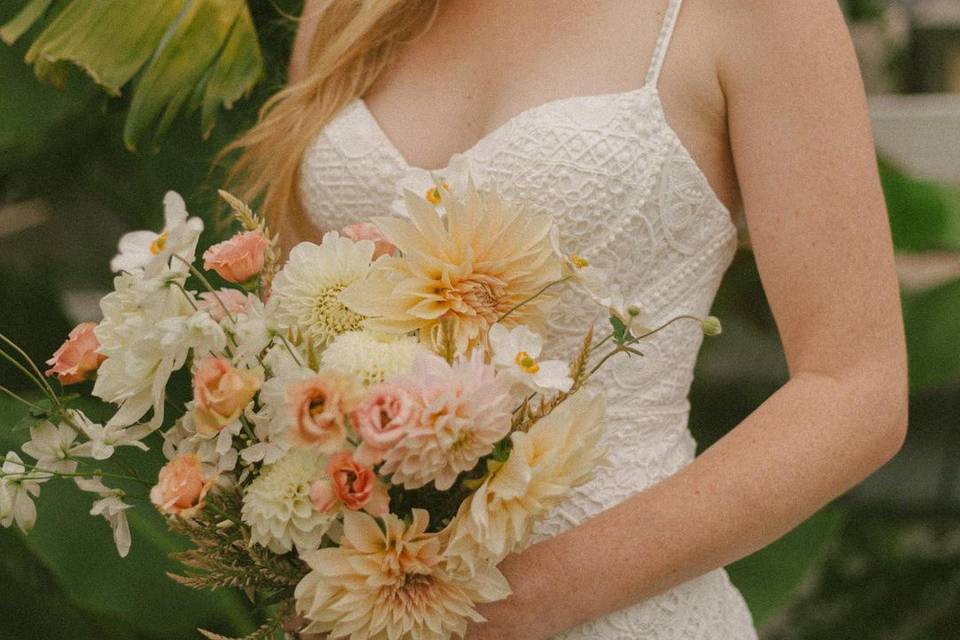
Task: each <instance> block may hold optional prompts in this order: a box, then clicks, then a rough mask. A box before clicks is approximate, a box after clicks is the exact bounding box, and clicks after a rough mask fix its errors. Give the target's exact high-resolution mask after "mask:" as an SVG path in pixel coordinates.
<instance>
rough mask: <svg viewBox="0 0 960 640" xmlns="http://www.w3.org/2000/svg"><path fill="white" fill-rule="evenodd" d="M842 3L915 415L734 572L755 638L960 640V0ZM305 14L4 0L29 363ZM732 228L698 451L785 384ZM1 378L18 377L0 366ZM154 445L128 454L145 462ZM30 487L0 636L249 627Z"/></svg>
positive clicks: (168, 1)
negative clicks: (896, 446) (887, 235)
mask: <svg viewBox="0 0 960 640" xmlns="http://www.w3.org/2000/svg"><path fill="white" fill-rule="evenodd" d="M843 6H844V9H845V10H846V11H847V15H848V17H849V20H850V28H851V33H852V34H853V37H854V42H855V45H856V46H857V50H858V54H859V56H860V59H861V66H862V68H863V72H864V80H865V83H866V85H867V89H868V93H869V94H870V98H871V110H872V113H873V117H874V127H875V133H876V137H877V146H878V152H879V156H880V167H881V172H882V177H883V182H884V189H885V193H886V196H887V202H888V208H889V212H890V220H891V225H892V228H893V231H894V236H895V243H896V249H897V259H898V270H899V272H900V275H901V284H902V292H903V301H904V304H903V312H904V318H905V321H906V325H907V332H908V348H909V353H910V377H911V388H912V395H911V406H910V414H911V422H910V431H909V435H908V438H907V442H906V445H905V446H904V449H903V451H902V452H901V453H900V455H898V456H897V457H896V458H895V459H894V460H893V461H892V462H891V463H889V464H888V465H886V466H885V467H884V468H883V469H881V470H880V471H878V472H877V473H876V474H874V475H873V476H872V477H871V478H870V479H868V481H867V482H865V483H864V484H863V485H861V486H860V487H858V488H857V489H855V490H854V491H853V492H851V493H850V494H848V495H845V496H843V497H842V498H840V499H839V500H837V501H835V502H834V503H833V504H831V505H830V506H829V507H828V508H826V509H824V510H823V511H822V512H820V513H818V514H816V515H815V516H814V517H812V518H811V519H810V520H808V521H807V522H806V523H805V524H803V525H802V526H801V527H799V528H798V529H797V530H796V531H794V532H793V533H791V534H790V535H788V536H787V537H785V538H784V539H782V540H781V541H779V542H777V543H775V544H774V545H772V546H770V547H768V548H766V549H764V550H763V551H761V552H759V553H757V554H755V555H754V556H751V557H749V558H746V559H744V560H743V561H741V562H739V563H737V564H735V565H733V566H732V567H730V573H731V576H732V577H733V579H734V581H735V582H736V583H737V585H738V586H739V587H740V588H741V589H742V591H743V593H744V594H745V596H746V598H747V600H748V602H749V604H750V607H751V609H752V611H753V614H754V616H755V618H756V620H757V623H758V625H759V627H760V628H761V630H762V635H763V637H764V638H767V639H784V640H786V639H801V638H802V639H808V638H809V639H814V638H817V639H820V638H838V639H847V638H849V639H851V640H852V639H858V640H859V639H865V638H867V639H873V638H883V639H890V640H894V639H902V640H942V639H952V638H960V632H958V631H956V629H960V429H958V426H960V424H958V423H960V347H958V336H960V188H958V187H957V185H960V2H957V1H956V0H947V1H945V2H944V1H937V0H933V1H924V0H915V1H912V2H894V1H892V0H891V1H889V2H888V1H884V0H859V1H853V0H851V1H849V2H845V3H843ZM158 7H159V9H158ZM299 11H300V2H299V1H298V0H273V1H265V2H255V1H252V0H251V1H250V2H244V1H243V0H157V1H156V2H142V1H141V0H29V1H28V0H2V1H0V25H4V24H6V25H7V26H6V27H4V28H3V29H2V30H0V37H2V38H3V39H4V41H6V42H8V43H10V42H12V44H9V45H7V44H0V331H2V332H3V333H5V334H7V335H12V336H15V337H16V338H17V339H18V340H20V341H21V342H22V344H23V345H24V346H25V347H26V348H27V350H28V351H29V353H31V354H32V355H33V356H34V357H35V358H36V359H38V360H43V359H46V358H47V357H48V356H49V354H50V353H52V352H53V351H54V349H56V348H57V346H59V344H60V343H61V342H62V340H63V338H64V336H65V335H66V333H67V332H68V331H69V329H70V328H71V327H72V326H73V325H75V324H76V323H77V322H80V321H84V320H96V319H97V318H98V314H99V311H98V309H97V304H96V303H97V300H98V299H99V297H100V296H102V295H103V294H104V293H105V292H106V290H108V288H109V287H110V277H111V276H110V273H109V271H108V269H107V262H108V260H109V258H110V256H112V255H113V252H114V249H115V247H116V241H117V238H118V237H119V235H120V234H121V233H123V232H124V231H126V230H129V229H135V228H148V227H156V226H158V224H159V222H160V220H161V210H160V206H159V203H160V202H161V200H162V196H163V193H164V192H165V191H166V190H168V189H175V190H177V191H179V192H181V193H182V194H184V196H185V197H186V199H187V201H188V202H189V203H191V206H192V209H193V210H194V211H195V212H198V213H199V212H202V211H210V210H212V204H213V202H214V195H215V188H216V186H218V185H219V183H220V177H221V173H220V172H219V171H217V170H213V169H211V159H212V157H213V155H214V153H215V152H216V151H217V150H218V149H219V148H221V147H222V145H223V144H224V143H225V142H226V141H228V140H230V139H232V138H233V137H234V136H235V135H236V134H237V132H238V131H240V130H242V129H243V128H244V127H246V126H248V125H249V124H250V123H251V122H252V121H253V119H254V117H255V114H256V110H257V108H258V107H259V106H260V105H261V104H262V103H263V101H264V100H265V99H266V97H267V96H269V95H270V94H271V93H273V92H274V91H276V90H277V89H278V88H279V87H280V86H281V85H282V83H283V80H284V74H285V69H286V60H287V57H288V55H289V49H290V45H291V42H292V37H293V33H294V29H295V22H294V21H293V20H292V19H291V16H296V15H298V14H299ZM33 18H36V20H35V21H34V20H33ZM11 20H13V21H12V22H10V21H11ZM58 20H59V24H58V23H57V21H58ZM78 25H79V26H78ZM103 25H107V27H108V28H107V29H106V30H104V29H103ZM71 26H72V27H74V28H73V29H71V28H70V27H71ZM78 33H79V34H80V36H78ZM91 33H93V34H97V33H100V34H101V35H100V36H99V37H94V36H90V37H87V36H89V35H90V34H91ZM81 36H82V37H81ZM118 52H119V54H120V55H118ZM25 57H28V58H30V60H31V62H32V64H31V65H28V64H25V63H24V58H25ZM64 60H73V61H76V62H78V63H79V64H81V65H82V66H83V67H84V68H86V69H88V70H89V71H90V74H87V73H84V72H83V71H81V70H79V69H78V68H77V67H76V66H75V65H72V64H70V63H68V62H64ZM37 75H40V76H41V77H42V78H43V81H42V82H41V81H39V80H38V79H37V77H36V76H37ZM91 75H93V76H95V77H97V78H98V79H99V81H100V85H99V86H98V84H96V83H95V82H94V81H93V80H91ZM231 105H232V108H231V109H226V108H225V107H228V106H231ZM208 222H209V223H210V224H208V229H209V230H210V231H209V232H208V236H209V237H208V238H206V240H207V241H209V240H211V239H212V238H213V237H214V236H215V235H216V230H215V226H216V225H215V224H214V221H212V220H210V219H209V217H208ZM741 240H742V241H741V249H740V251H739V252H738V255H737V256H736V258H735V260H734V263H733V265H732V267H731V268H730V271H729V272H728V273H727V275H726V278H725V280H724V283H723V286H722V288H721V290H720V292H719V294H718V297H717V301H716V305H715V314H716V315H718V316H719V317H721V318H722V319H723V323H724V334H723V336H722V337H721V338H719V339H713V340H708V341H706V342H705V344H704V349H703V351H702V353H701V357H700V360H699V363H698V371H697V375H696V377H695V380H696V382H695V384H694V388H693V390H692V394H691V402H692V405H693V414H692V416H691V427H692V428H693V430H694V433H695V435H696V437H697V440H698V442H699V443H700V446H701V448H705V447H706V446H709V444H710V443H711V442H713V441H715V440H716V439H717V438H719V437H720V436H722V435H723V433H725V432H726V431H727V430H729V429H731V428H732V427H734V426H735V425H736V424H737V423H738V422H739V421H740V420H742V419H743V418H744V417H746V416H747V415H748V414H749V413H750V412H751V411H753V410H754V409H755V408H756V407H757V406H758V405H759V404H760V403H762V402H763V401H764V399H765V398H767V397H768V396H769V395H770V394H772V393H773V392H774V391H775V390H776V389H777V388H778V387H779V386H780V385H781V384H783V382H785V380H786V365H785V363H784V360H783V355H782V351H781V347H780V344H779V341H778V338H777V333H776V329H775V326H774V323H773V319H772V317H771V315H770V312H769V309H768V308H767V306H766V304H765V303H764V302H763V300H764V296H763V290H762V287H761V285H760V281H759V277H758V275H757V272H756V268H755V264H754V261H753V257H752V254H751V252H750V248H749V238H748V237H747V234H746V232H745V231H743V233H742V238H741ZM0 384H4V385H7V386H12V387H15V388H17V387H20V386H21V385H22V383H21V381H20V380H19V379H18V378H17V376H16V375H15V373H14V372H13V371H11V370H10V368H0ZM22 417H23V414H22V411H21V410H20V409H19V408H18V407H16V406H13V405H11V404H10V403H9V402H7V401H6V400H0V451H5V450H7V449H9V448H12V447H14V446H17V445H18V444H19V443H20V442H22V441H23V440H24V439H25V436H26V434H25V433H24V432H23V430H22V429H21V428H20V427H19V426H18V425H19V424H20V421H21V419H22ZM154 449H155V450H154V452H153V453H152V455H148V456H144V457H143V459H141V460H139V461H138V462H137V464H139V465H142V466H143V467H145V468H146V469H147V470H150V469H153V470H155V469H157V468H159V465H160V461H159V459H158V457H157V455H158V453H157V451H156V449H158V447H154ZM43 491H44V494H45V495H44V499H43V500H41V501H40V503H39V506H40V517H39V520H38V525H37V527H36V529H35V530H34V532H33V534H31V536H29V537H24V536H22V535H21V534H20V533H19V531H17V530H15V529H14V530H9V529H0V639H7V638H9V639H32V638H38V639H44V640H46V639H58V638H74V639H78V640H86V639H88V638H89V639H93V638H103V639H111V640H112V639H117V640H120V639H123V640H127V639H131V640H132V639H151V640H161V639H162V640H171V639H177V638H196V637H198V636H197V635H196V632H195V631H194V629H195V628H196V627H197V626H205V627H207V628H215V629H217V630H218V631H220V632H231V633H243V632H247V631H249V630H250V629H251V628H252V625H253V624H254V623H255V620H254V618H255V614H254V615H251V614H250V613H248V612H247V609H246V607H245V606H244V603H243V601H242V596H240V595H238V594H235V593H229V592H220V593H215V594H205V593H198V592H192V591H188V590H187V589H185V588H183V587H180V586H178V585H176V584H174V583H173V582H172V581H170V580H169V579H167V578H166V577H165V576H164V573H163V572H164V571H165V570H172V569H174V568H175V567H174V565H173V563H172V562H170V561H169V560H168V559H167V554H168V553H169V552H170V551H171V550H174V549H176V548H178V547H179V545H180V542H179V541H178V540H177V539H176V538H174V537H173V536H172V535H171V534H169V533H168V532H167V531H166V529H165V527H164V525H163V522H162V520H161V519H160V518H159V517H158V516H156V515H155V514H153V513H152V512H147V510H143V509H135V510H134V511H132V512H130V513H131V526H132V528H133V530H134V531H133V537H134V545H133V551H132V552H131V555H130V556H129V557H128V558H127V559H125V560H121V559H119V558H117V556H116V552H115V549H114V548H113V546H112V543H111V541H110V535H109V528H108V526H107V524H106V523H105V522H103V521H102V520H100V519H93V518H91V517H89V516H87V515H86V511H87V510H88V509H89V506H88V502H89V501H88V499H87V498H85V497H84V498H80V499H77V498H78V493H77V492H76V491H74V490H72V488H71V487H70V486H68V485H66V483H61V484H52V483H51V484H48V485H45V486H44V489H43Z"/></svg>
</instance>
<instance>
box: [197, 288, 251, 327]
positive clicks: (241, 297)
mask: <svg viewBox="0 0 960 640" xmlns="http://www.w3.org/2000/svg"><path fill="white" fill-rule="evenodd" d="M255 299H256V297H255V296H254V295H253V294H252V293H245V292H243V291H240V290H239V289H218V290H217V293H216V295H214V294H213V292H212V291H204V292H203V293H201V294H200V303H199V304H198V305H197V307H198V308H199V309H200V310H201V311H206V312H207V313H209V314H210V317H211V318H213V319H214V320H216V321H217V322H220V321H221V320H223V319H224V318H226V317H227V312H228V311H229V312H230V314H231V315H233V316H236V315H237V314H238V313H243V312H244V311H246V310H247V309H248V308H249V307H250V304H251V303H252V302H253V301H254V300H255ZM224 307H226V308H224Z"/></svg>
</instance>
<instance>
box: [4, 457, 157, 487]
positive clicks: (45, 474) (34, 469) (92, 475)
mask: <svg viewBox="0 0 960 640" xmlns="http://www.w3.org/2000/svg"><path fill="white" fill-rule="evenodd" d="M77 462H80V461H79V460H78V461H77ZM84 464H89V463H84ZM20 466H22V467H23V468H24V473H4V472H3V471H0V478H4V477H7V476H24V477H22V478H21V479H25V480H34V481H36V480H44V479H49V478H51V477H53V478H114V479H115V480H129V481H130V482H139V483H140V484H142V485H145V486H147V487H152V486H153V485H152V484H151V483H149V482H147V481H146V480H142V479H141V478H135V477H133V476H124V475H120V474H117V473H104V472H103V471H100V470H99V469H96V470H94V471H91V472H90V473H61V472H59V471H48V470H47V469H43V468H41V467H40V466H38V465H35V464H29V463H27V462H22V463H20ZM27 470H29V472H31V473H33V472H36V473H40V474H43V475H42V476H33V477H30V476H29V475H27Z"/></svg>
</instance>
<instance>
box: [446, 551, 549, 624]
mask: <svg viewBox="0 0 960 640" xmlns="http://www.w3.org/2000/svg"><path fill="white" fill-rule="evenodd" d="M499 569H500V570H501V571H502V572H503V575H505V576H506V578H507V580H508V581H509V582H510V588H511V590H512V593H511V594H510V596H509V597H507V598H506V599H505V600H499V601H497V602H490V603H486V604H480V605H477V611H478V612H479V613H480V615H482V616H483V617H484V618H486V619H487V622H483V623H479V624H471V625H470V626H469V627H468V628H467V634H466V636H464V640H546V639H547V638H549V637H550V636H551V635H553V634H554V633H555V630H554V629H552V627H551V625H552V622H553V621H552V620H551V617H552V616H551V615H549V614H548V615H544V614H545V611H546V612H548V611H549V605H545V604H544V602H543V601H544V597H543V595H542V594H543V590H542V589H541V585H542V584H543V581H544V577H545V576H544V571H543V569H544V568H543V567H542V566H540V564H539V563H538V562H536V561H534V560H533V556H532V554H529V553H524V554H519V555H512V556H510V557H508V558H507V559H506V560H504V561H503V562H502V563H500V566H499Z"/></svg>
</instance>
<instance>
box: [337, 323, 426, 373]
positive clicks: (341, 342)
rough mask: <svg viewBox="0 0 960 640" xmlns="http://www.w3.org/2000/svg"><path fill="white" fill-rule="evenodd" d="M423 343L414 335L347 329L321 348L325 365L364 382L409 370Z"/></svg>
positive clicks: (421, 349)
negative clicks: (413, 336) (325, 346)
mask: <svg viewBox="0 0 960 640" xmlns="http://www.w3.org/2000/svg"><path fill="white" fill-rule="evenodd" d="M423 350H424V349H423V347H422V346H420V343H419V342H417V340H416V339H414V338H411V337H407V336H396V335H391V334H385V333H373V332H371V331H348V332H347V333H343V334H341V335H339V336H337V337H336V338H334V340H333V342H331V343H330V344H329V345H328V346H327V348H326V349H324V351H323V356H322V357H321V360H320V363H321V364H322V365H323V367H324V368H326V369H332V370H335V371H341V372H343V373H349V374H352V375H355V376H357V377H358V378H359V379H360V380H362V381H363V383H364V384H366V385H371V384H376V383H378V382H383V381H384V380H385V379H387V378H392V377H394V376H398V375H401V374H404V373H408V372H409V371H410V367H412V366H413V360H414V358H415V357H416V355H417V354H418V353H420V352H421V351H423Z"/></svg>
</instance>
